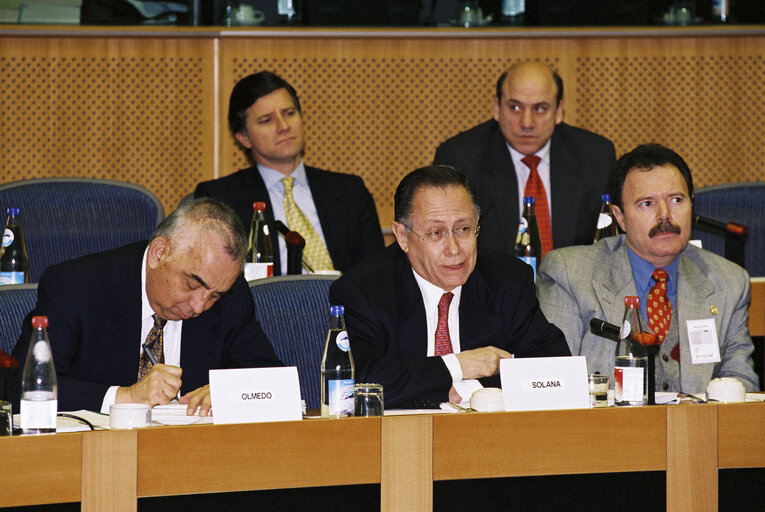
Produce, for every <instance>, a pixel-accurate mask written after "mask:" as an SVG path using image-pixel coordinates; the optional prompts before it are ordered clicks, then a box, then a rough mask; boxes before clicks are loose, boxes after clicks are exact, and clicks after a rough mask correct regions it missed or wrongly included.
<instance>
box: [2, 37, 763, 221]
mask: <svg viewBox="0 0 765 512" xmlns="http://www.w3.org/2000/svg"><path fill="white" fill-rule="evenodd" d="M181 34H182V33H181ZM429 34H432V35H433V36H432V37H431V36H430V35H429ZM449 34H453V35H454V37H444V33H443V32H430V33H429V32H427V31H421V32H401V33H397V32H395V31H393V32H390V31H388V32H384V33H382V32H381V33H380V34H379V35H375V33H374V32H371V33H370V32H364V33H362V32H353V31H346V32H344V33H330V32H327V31H325V32H322V31H319V30H315V31H310V32H292V33H289V36H285V32H284V31H278V30H271V31H269V30H263V31H259V32H258V33H256V34H252V35H247V33H245V32H239V31H228V32H225V33H218V32H215V33H209V34H207V35H200V33H195V34H194V35H195V36H196V37H179V36H177V34H176V36H173V37H171V36H168V35H167V34H162V35H159V34H158V35H157V36H156V37H146V34H140V35H135V36H130V35H129V34H125V33H124V32H123V33H120V35H119V37H118V36H116V35H115V36H108V35H101V36H99V37H93V36H89V37H85V36H83V35H82V33H81V32H75V33H73V34H69V35H67V36H66V37H62V36H61V35H60V34H58V35H57V36H55V37H54V36H50V37H44V36H37V37H31V36H27V37H20V36H18V35H8V33H7V31H4V32H2V33H0V42H1V43H2V44H1V45H0V98H1V103H0V169H2V178H1V179H2V181H9V180H13V179H21V178H27V177H42V176H76V175H79V176H99V177H107V178H113V179H120V180H124V181H131V182H135V183H139V184H141V185H144V186H146V187H148V188H150V189H151V190H153V191H155V193H156V194H157V195H158V196H159V197H160V199H161V200H162V202H163V204H164V205H165V209H166V210H167V211H170V210H172V209H173V208H174V207H175V206H176V205H177V203H178V201H179V200H180V199H181V198H182V197H183V196H185V195H186V194H188V193H190V192H191V191H192V190H193V188H194V186H195V184H196V183H198V182H199V181H201V180H204V179H210V178H213V177H218V176H223V175H226V174H229V173H230V172H233V171H235V170H237V169H240V168H242V167H244V166H246V165H248V164H247V160H246V157H245V155H244V153H243V152H242V151H241V150H240V149H239V148H238V147H236V145H235V143H234V140H233V137H232V136H231V134H230V133H229V131H228V126H227V122H226V113H227V108H228V96H229V93H230V91H231V87H232V86H233V84H234V83H235V82H236V80H238V79H239V78H241V77H243V76H245V75H247V74H249V73H252V72H255V71H258V70H261V69H270V70H272V71H275V72H277V73H279V74H281V75H282V76H284V78H286V79H287V80H288V81H289V82H291V83H292V84H293V85H294V86H295V87H296V89H297V90H298V93H299V95H300V97H301V103H302V105H303V109H304V116H305V122H306V125H307V134H308V137H307V138H308V143H307V148H306V155H305V158H306V162H308V163H309V164H311V165H314V166H317V167H323V168H325V169H331V170H335V171H340V172H349V173H355V174H359V175H361V176H362V177H363V178H364V180H365V182H366V183H367V187H368V188H369V189H370V190H371V192H372V194H373V195H374V198H375V202H376V204H377V207H378V210H379V212H380V220H381V223H382V224H383V226H384V227H387V226H389V225H390V221H391V220H392V215H393V200H392V196H393V190H394V189H395V186H396V184H397V183H398V181H399V179H400V178H401V176H403V175H404V174H406V173H407V172H409V171H411V170H412V169H414V168H415V167H418V166H421V165H426V164H428V163H429V162H430V161H431V160H432V158H433V154H434V151H435V148H436V146H437V145H438V144H439V143H440V142H442V141H443V140H445V139H446V138H448V137H450V136H451V135H454V134H455V133H457V132H459V131H462V130H464V129H466V128H469V127H470V126H473V125H475V124H477V123H479V122H481V121H484V120H486V119H488V118H489V116H490V115H491V99H492V95H493V93H494V86H495V81H496V79H497V77H498V75H499V74H500V73H501V71H502V70H503V69H504V68H506V67H507V66H509V65H510V64H512V63H513V62H516V61H518V60H525V59H536V60H540V61H543V62H547V63H549V64H550V65H551V66H553V67H555V68H556V69H557V70H558V71H559V73H560V74H561V76H562V77H563V80H564V83H565V101H566V115H565V117H566V121H567V122H569V123H570V124H574V125H577V126H581V127H584V128H587V129H590V130H593V131H597V132H599V133H601V134H603V135H605V136H607V137H609V138H611V139H612V140H613V141H614V143H615V144H616V148H617V153H623V152H625V151H628V150H629V149H631V148H632V147H634V146H635V145H637V144H639V143H642V142H648V141H655V142H661V143H664V144H666V145H668V146H670V147H672V148H673V149H675V150H676V151H678V152H679V153H680V154H681V155H683V156H684V157H686V160H687V161H688V163H689V164H690V166H691V169H692V170H693V171H694V181H695V184H696V186H704V185H712V184H717V183H725V182H731V181H752V180H762V179H763V176H765V171H764V170H763V169H764V168H765V134H763V131H762V129H761V128H762V126H763V124H764V123H765V96H764V95H765V86H764V85H763V84H765V35H762V34H755V35H743V34H737V33H735V32H720V33H714V32H713V33H712V35H709V34H699V33H696V32H693V31H691V32H684V31H682V29H674V30H668V31H666V32H664V33H658V34H655V33H651V34H647V35H642V36H640V37H637V36H635V34H627V35H620V34H619V33H618V32H614V31H611V32H609V33H608V34H607V36H608V37H606V36H603V35H598V34H589V35H587V36H586V37H585V36H581V34H577V33H576V32H574V31H561V32H559V33H552V32H551V33H549V34H548V35H540V34H533V33H532V34H529V35H528V37H517V35H518V33H512V32H507V33H502V32H492V33H482V32H474V33H470V36H469V37H465V34H466V33H465V32H463V31H452V32H449ZM472 34H476V35H475V36H473V35H472ZM510 34H513V37H510V36H509V35H510Z"/></svg>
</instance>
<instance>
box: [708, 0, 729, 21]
mask: <svg viewBox="0 0 765 512" xmlns="http://www.w3.org/2000/svg"><path fill="white" fill-rule="evenodd" d="M730 21H731V19H730V0H712V23H730Z"/></svg>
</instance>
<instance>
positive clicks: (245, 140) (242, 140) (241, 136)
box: [234, 131, 252, 149]
mask: <svg viewBox="0 0 765 512" xmlns="http://www.w3.org/2000/svg"><path fill="white" fill-rule="evenodd" d="M234 137H235V138H236V140H237V141H239V144H241V145H242V146H244V147H246V148H247V149H252V142H250V138H249V137H248V136H247V133H245V132H244V131H241V132H236V133H235V134H234Z"/></svg>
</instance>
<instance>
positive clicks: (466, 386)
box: [441, 354, 483, 406]
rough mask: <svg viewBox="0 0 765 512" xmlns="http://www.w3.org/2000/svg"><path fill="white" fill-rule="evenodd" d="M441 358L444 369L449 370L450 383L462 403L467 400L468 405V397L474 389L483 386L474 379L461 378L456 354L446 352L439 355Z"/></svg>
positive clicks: (460, 369)
mask: <svg viewBox="0 0 765 512" xmlns="http://www.w3.org/2000/svg"><path fill="white" fill-rule="evenodd" d="M441 359H443V361H444V364H445V365H446V369H447V370H449V373H450V374H451V376H452V385H453V386H454V389H455V391H457V393H458V394H459V395H460V397H461V398H462V404H465V402H467V403H468V406H469V405H470V397H471V396H473V393H474V392H475V391H476V390H478V389H481V388H483V386H482V385H481V383H480V382H478V381H477V380H475V379H468V380H463V379H462V366H460V361H459V359H457V355H456V354H446V355H443V356H441ZM462 404H461V405H462Z"/></svg>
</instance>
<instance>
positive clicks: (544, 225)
mask: <svg viewBox="0 0 765 512" xmlns="http://www.w3.org/2000/svg"><path fill="white" fill-rule="evenodd" d="M541 160H542V159H541V158H539V157H538V156H536V155H529V156H524V157H523V158H521V162H523V163H524V164H526V166H527V167H528V168H529V169H530V170H531V173H529V179H528V180H526V189H525V190H524V192H523V195H524V196H530V197H533V198H534V212H535V213H536V215H537V226H539V239H540V241H541V242H542V256H543V257H544V255H545V254H547V253H548V252H549V251H551V250H552V248H553V238H552V225H551V224H550V211H549V210H548V209H547V193H546V192H545V186H544V184H543V183H542V178H540V177H539V172H537V166H538V165H539V162H540V161H541Z"/></svg>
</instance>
